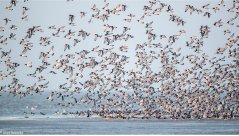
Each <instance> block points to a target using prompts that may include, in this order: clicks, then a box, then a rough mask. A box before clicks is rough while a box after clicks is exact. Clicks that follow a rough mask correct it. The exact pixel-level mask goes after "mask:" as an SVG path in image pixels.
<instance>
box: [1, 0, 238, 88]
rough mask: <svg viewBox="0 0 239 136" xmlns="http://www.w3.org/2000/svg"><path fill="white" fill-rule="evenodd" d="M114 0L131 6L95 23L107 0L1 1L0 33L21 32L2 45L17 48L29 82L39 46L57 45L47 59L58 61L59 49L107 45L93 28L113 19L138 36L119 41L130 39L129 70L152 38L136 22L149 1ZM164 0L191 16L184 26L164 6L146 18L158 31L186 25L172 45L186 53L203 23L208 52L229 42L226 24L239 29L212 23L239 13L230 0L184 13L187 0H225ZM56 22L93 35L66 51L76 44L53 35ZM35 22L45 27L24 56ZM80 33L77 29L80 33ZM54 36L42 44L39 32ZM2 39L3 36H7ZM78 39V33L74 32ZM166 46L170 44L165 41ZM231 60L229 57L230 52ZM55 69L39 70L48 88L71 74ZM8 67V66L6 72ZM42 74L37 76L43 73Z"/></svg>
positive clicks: (23, 78) (14, 57)
mask: <svg viewBox="0 0 239 136" xmlns="http://www.w3.org/2000/svg"><path fill="white" fill-rule="evenodd" d="M107 2H109V7H110V8H111V9H112V8H114V7H116V6H117V5H118V4H126V5H127V6H128V7H127V9H126V11H125V12H122V13H120V15H110V17H109V20H108V21H105V22H102V21H99V20H93V22H92V23H90V24H89V23H88V21H89V19H90V17H91V15H92V14H93V12H92V10H91V7H92V6H93V5H94V4H96V6H97V8H99V9H101V8H102V7H103V6H104V5H105V2H104V1H103V0H78V1H77V0H75V1H70V2H67V1H66V0H29V1H27V2H23V0H21V1H19V2H18V3H17V5H16V7H14V8H13V10H12V11H9V10H6V9H5V7H6V6H8V5H9V3H10V1H9V0H1V1H0V13H1V14H0V26H1V27H4V30H5V31H4V32H0V36H3V38H2V39H4V38H5V37H9V35H10V33H15V34H16V40H10V39H9V40H8V41H7V43H8V44H7V45H3V44H0V48H2V49H1V51H9V50H10V49H11V50H12V53H11V61H13V62H17V63H19V64H20V66H19V67H18V68H17V70H16V77H17V78H18V79H19V80H20V83H24V84H26V85H32V84H33V83H34V82H36V79H33V78H32V77H28V76H27V74H29V73H33V72H34V70H35V68H36V67H38V66H39V65H40V64H41V61H40V60H39V59H38V57H39V55H40V52H46V51H48V50H49V49H50V48H51V46H54V47H55V55H54V56H53V57H51V58H50V59H49V60H48V62H49V63H51V64H53V63H54V62H55V60H56V59H57V58H59V57H60V55H62V54H63V55H65V54H68V53H74V52H80V51H81V50H83V49H87V50H90V49H92V48H93V47H95V46H97V45H100V46H101V47H105V48H107V45H104V44H103V38H102V39H100V40H97V41H94V34H101V35H102V34H104V32H103V30H104V28H103V25H104V24H110V25H114V26H117V29H116V30H115V31H114V33H121V32H122V30H123V27H124V26H127V27H130V28H131V30H130V31H128V33H129V34H131V35H133V36H134V38H133V39H130V40H128V41H120V42H115V43H114V46H115V50H116V51H117V50H118V48H117V47H119V46H121V45H128V46H129V52H127V53H122V52H119V53H120V54H124V55H126V56H128V57H130V62H129V63H128V64H127V65H126V66H125V69H126V70H130V69H135V68H136V66H135V65H134V62H135V47H136V45H137V44H142V43H144V42H147V35H146V34H145V31H146V29H145V24H141V23H139V22H137V19H139V18H140V17H141V16H142V15H143V13H144V11H143V6H144V5H146V4H147V3H148V1H146V0H117V1H113V0H111V1H108V0H107V1H106V3H107ZM162 2H164V3H167V4H170V5H171V6H172V8H173V9H174V12H175V14H176V15H178V16H180V17H181V18H182V19H183V20H185V21H186V24H185V25H184V26H178V25H177V24H176V23H174V22H172V21H169V13H166V12H162V13H160V14H159V15H158V16H156V15H155V16H150V17H145V23H147V22H151V21H154V23H153V24H152V27H153V29H154V33H156V34H157V35H166V36H170V35H174V34H178V31H179V30H182V29H184V30H185V31H186V34H183V35H182V36H181V37H180V39H179V40H177V41H176V43H175V44H173V48H175V49H177V48H182V49H181V53H182V56H186V55H188V54H194V52H193V50H191V49H189V48H187V47H186V41H188V40H189V37H191V36H197V37H200V26H202V25H208V26H209V27H210V28H211V29H210V33H209V38H207V39H205V40H204V46H203V52H202V53H206V54H207V55H209V56H210V57H213V56H215V55H216V54H215V53H216V49H217V48H219V47H224V46H225V44H226V41H227V37H226V36H224V32H223V31H224V30H226V29H230V30H231V31H232V33H235V34H236V35H238V27H235V26H230V25H227V24H226V23H224V24H223V26H222V27H220V28H218V27H215V26H213V24H214V22H216V21H218V20H219V19H222V21H223V22H227V20H229V19H230V18H232V17H234V16H235V13H234V12H232V13H229V12H226V10H227V9H228V8H229V7H230V6H232V2H231V0H226V1H225V3H226V7H225V8H222V9H221V10H220V11H217V13H213V12H212V15H211V17H210V18H207V17H205V16H203V15H202V14H196V13H193V14H192V15H190V13H189V12H187V13H185V8H186V5H187V4H190V5H194V6H195V7H197V8H201V7H202V6H203V5H206V4H207V3H210V6H209V7H210V8H211V7H213V6H214V5H217V4H218V3H220V1H218V0H214V1H208V0H200V1H195V0H191V1H190V0H170V1H168V0H165V1H162ZM23 6H26V7H28V8H29V9H30V10H29V11H27V12H26V15H28V21H23V20H22V19H21V17H23V15H22V7H23ZM101 10H102V9H101ZM81 11H84V12H86V16H85V17H84V18H80V12H81ZM130 13H132V14H133V15H135V18H133V20H132V22H131V23H128V22H126V21H124V20H123V19H124V18H126V17H127V15H128V14H130ZM69 14H73V15H75V23H76V26H69V21H68V16H69ZM6 17H7V18H9V19H11V21H10V22H9V23H8V24H7V25H5V21H4V18H6ZM234 22H235V24H237V25H238V24H239V23H238V19H237V20H235V21H234ZM11 25H16V26H17V27H18V29H17V30H15V31H14V30H11V29H9V27H10V26H11ZM52 25H55V26H56V27H57V28H58V27H61V26H66V31H68V30H69V29H71V30H72V31H76V33H77V32H78V31H79V30H81V29H83V30H85V31H87V32H89V33H91V35H90V37H88V38H86V40H81V42H80V43H79V45H77V46H75V47H72V49H71V50H69V51H66V52H64V45H65V44H66V43H67V44H73V40H72V39H71V40H68V39H65V38H63V34H62V37H53V36H52V33H53V32H55V30H49V29H48V27H49V26H52ZM33 26H41V28H42V29H43V30H44V32H42V33H40V32H37V33H36V34H35V35H34V36H33V37H32V38H31V39H30V41H31V42H32V43H33V46H34V47H33V48H32V50H31V51H29V52H28V53H27V55H28V57H27V58H23V57H20V56H19V55H20V53H21V52H22V50H23V46H21V45H20V44H19V43H20V40H21V39H22V38H24V37H25V36H26V32H27V30H28V28H31V27H33ZM76 35H77V34H76ZM42 36H43V37H51V38H50V41H51V44H50V45H48V46H46V47H43V46H41V45H40V44H39V39H40V37H42ZM2 39H1V40H2ZM73 39H74V38H73ZM157 42H162V43H164V42H165V41H163V40H161V39H160V38H159V37H157V38H156V40H155V41H154V43H157ZM163 46H166V44H163ZM89 56H93V57H96V55H95V54H94V53H91V54H89ZM5 60H7V59H6V58H3V59H1V61H5ZM28 61H33V67H32V68H28V67H26V66H25V65H24V64H26V63H27V62H28ZM227 61H230V60H229V59H228V58H227ZM185 63H186V65H185V66H182V67H178V69H179V70H181V69H183V67H188V65H187V62H185ZM159 66H160V64H159V63H158V62H154V63H153V65H152V66H151V67H152V70H154V71H155V72H156V71H158V69H159ZM50 70H52V69H48V70H46V71H44V72H42V73H41V74H40V75H43V76H44V77H45V78H47V80H49V81H50V84H49V88H48V89H49V90H51V89H58V88H59V84H62V83H65V82H66V79H65V78H66V77H68V76H67V75H65V74H63V73H61V72H60V71H61V70H56V71H57V72H58V74H56V75H51V76H49V74H48V73H49V71H50ZM0 71H1V73H5V72H6V67H5V65H4V63H3V62H1V67H0ZM89 72H90V71H89V70H85V71H84V75H85V76H84V78H83V79H82V81H85V80H86V79H87V78H88V77H87V74H88V73H89ZM6 73H7V72H6ZM40 75H38V76H40ZM10 81H11V77H10V76H8V77H7V78H6V79H4V80H0V84H1V85H5V84H9V83H10Z"/></svg>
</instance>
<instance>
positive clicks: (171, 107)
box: [0, 0, 239, 119]
mask: <svg viewBox="0 0 239 136" xmlns="http://www.w3.org/2000/svg"><path fill="white" fill-rule="evenodd" d="M31 2H34V1H32V0H9V2H8V3H7V4H6V5H4V8H5V9H4V10H5V11H6V12H9V13H10V14H11V12H16V10H17V13H19V14H21V18H9V17H7V16H3V15H0V17H1V18H0V19H1V24H0V57H1V60H0V66H1V71H0V75H1V77H0V94H1V93H7V94H8V95H9V96H12V99H14V98H15V97H29V96H31V95H41V94H42V93H48V96H47V97H46V98H45V99H47V100H49V103H50V102H54V101H57V105H59V106H62V107H80V106H82V105H85V106H86V107H87V110H82V109H80V108H79V110H78V111H77V112H71V111H66V112H64V114H74V115H76V116H84V117H91V116H94V115H95V116H100V117H102V118H107V119H111V118H117V119H134V118H138V119H209V118H211V119H233V118H238V117H239V35H238V32H239V21H238V16H239V10H238V9H239V0H231V1H226V0H220V1H219V0H218V1H216V2H217V3H216V4H210V3H208V1H204V3H205V5H203V6H198V5H197V4H196V2H195V4H193V5H190V4H188V5H186V6H185V7H184V9H181V10H182V11H183V14H187V15H189V16H200V17H202V18H205V19H208V20H209V21H208V22H204V23H203V24H202V25H201V26H200V27H198V28H197V30H198V31H196V32H194V33H195V35H189V36H188V34H187V29H186V27H187V25H189V24H190V19H187V18H186V19H185V18H184V16H180V14H179V13H177V11H175V10H174V7H175V6H176V5H174V4H169V3H168V2H167V1H163V0H149V1H144V2H145V5H144V6H143V7H142V8H141V9H142V11H143V14H142V15H136V14H134V12H131V11H130V9H132V8H133V7H131V8H130V6H129V5H128V4H127V2H128V1H122V4H115V2H114V1H108V0H104V1H102V4H103V6H102V5H100V6H99V5H98V4H94V1H91V2H92V6H91V7H89V9H90V12H89V11H83V10H81V9H80V6H79V11H77V14H73V13H69V15H68V16H65V17H64V18H65V20H61V21H63V22H67V25H54V24H52V25H49V26H40V25H34V24H31V25H30V26H29V27H28V28H27V29H26V30H25V31H24V32H22V31H18V29H19V28H20V27H21V23H25V22H28V21H31V17H32V15H31V14H30V13H31V8H30V7H28V4H30V3H31ZM64 2H65V4H66V5H67V4H71V3H75V4H77V3H81V1H76V0H75V1H73V0H66V1H64ZM134 2H135V3H137V2H136V1H134ZM19 5H21V6H22V5H25V6H22V7H20V6H19ZM136 5H137V4H136ZM136 5H135V6H136ZM1 6H2V4H1ZM2 7H3V6H2ZM222 10H223V11H225V12H226V13H227V14H230V15H232V16H233V17H232V18H230V19H229V20H225V19H221V18H218V19H217V20H214V21H211V20H210V18H212V17H213V16H215V15H216V14H218V12H220V11H222ZM180 13H181V12H180ZM161 14H164V15H165V16H167V18H168V20H165V22H168V23H169V24H170V25H172V26H176V27H178V31H177V32H175V33H174V34H172V35H167V34H164V32H163V31H162V32H160V33H158V32H156V31H155V29H157V25H160V23H159V22H160V21H164V20H160V19H159V20H160V21H159V22H155V19H153V18H157V16H159V15H161ZM112 17H117V18H118V17H119V18H122V20H121V21H122V22H124V23H123V24H125V23H127V24H128V25H122V24H120V23H121V22H116V23H114V24H112V23H110V21H109V20H111V18H112ZM53 18H54V17H53ZM14 20H18V21H20V22H21V23H18V24H14ZM83 20H84V21H85V20H87V21H85V23H87V24H88V25H90V24H92V23H95V22H100V24H102V25H100V26H98V27H99V28H96V29H101V32H100V33H95V32H94V31H93V32H92V31H91V32H90V31H87V29H86V28H85V27H81V21H83ZM156 20H157V19H156ZM132 25H140V26H141V27H139V29H140V30H142V31H144V36H145V37H146V40H144V41H143V42H142V39H139V38H138V37H137V33H132V32H131V29H132V28H131V26H132ZM168 29H170V26H169V27H168ZM213 29H217V30H220V32H221V34H222V35H224V38H225V39H226V43H221V45H220V47H218V48H217V49H216V50H211V51H210V52H211V53H212V54H213V56H210V55H208V54H207V52H205V49H207V47H208V50H209V49H210V48H209V46H214V45H213V44H211V43H207V39H209V38H213V35H212V34H210V33H212V31H213ZM6 31H8V32H10V33H6ZM19 33H25V34H24V36H23V37H19V36H18V34H19ZM185 36H188V37H187V38H186V39H187V40H186V41H185V42H183V43H181V44H180V45H178V42H177V41H178V40H180V38H182V37H185ZM55 39H57V40H60V41H63V42H61V44H55V42H56V40H55ZM85 40H88V41H90V42H87V43H84V41H85ZM132 40H134V41H136V42H133V43H134V44H127V43H128V41H132ZM217 40H220V39H214V41H217ZM13 44H14V45H13ZM14 46H18V47H21V50H14ZM82 46H87V47H88V49H86V48H83V47H82ZM35 48H38V51H37V52H36V51H34V52H33V50H35ZM132 49H133V50H132ZM185 49H187V50H190V52H187V53H185V52H183V50H185ZM57 50H58V51H57ZM59 50H60V51H61V53H59ZM31 52H33V53H34V56H36V57H37V60H35V59H33V58H31V56H32V53H31ZM30 54H31V56H30ZM16 56H17V57H19V58H20V59H14V58H16ZM132 57H133V58H132ZM155 64H157V65H155ZM155 67H156V68H155ZM181 67H184V68H181ZM155 69H157V70H155ZM22 71H25V72H27V74H26V75H22V74H21V72H22ZM58 75H62V76H60V78H59V77H58ZM22 77H24V80H23V79H22ZM52 77H56V78H55V80H59V81H62V82H63V83H60V82H59V83H60V84H56V81H52V80H51V79H52ZM25 79H27V81H29V82H26V80H25ZM52 82H54V83H52ZM52 86H53V88H55V89H49V88H50V87H52ZM0 99H1V96H0ZM34 108H36V107H32V109H31V110H32V111H34ZM25 114H27V113H26V112H25ZM29 114H30V113H29ZM33 114H34V113H33ZM39 114H41V115H42V116H47V114H46V113H44V112H39Z"/></svg>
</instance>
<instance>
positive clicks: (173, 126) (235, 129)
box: [0, 93, 239, 135]
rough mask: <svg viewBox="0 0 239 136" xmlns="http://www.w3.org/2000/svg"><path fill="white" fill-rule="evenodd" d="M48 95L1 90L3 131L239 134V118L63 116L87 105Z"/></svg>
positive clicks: (0, 117) (26, 132) (81, 109)
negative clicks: (67, 103) (64, 102)
mask: <svg viewBox="0 0 239 136" xmlns="http://www.w3.org/2000/svg"><path fill="white" fill-rule="evenodd" d="M46 97H47V95H44V94H43V95H32V96H28V97H23V98H20V97H19V96H15V97H13V96H8V94H3V93H2V94H1V96H0V134H17V135H19V134H239V120H115V119H114V120H106V119H101V118H98V117H90V118H84V117H77V116H74V115H69V114H68V115H62V113H64V112H67V111H71V112H74V111H84V110H86V109H87V106H84V105H81V106H77V107H62V106H59V105H57V103H58V102H57V101H53V102H52V101H48V100H46ZM40 112H43V113H44V114H45V115H41V114H40ZM31 113H32V114H31ZM25 117H28V118H25Z"/></svg>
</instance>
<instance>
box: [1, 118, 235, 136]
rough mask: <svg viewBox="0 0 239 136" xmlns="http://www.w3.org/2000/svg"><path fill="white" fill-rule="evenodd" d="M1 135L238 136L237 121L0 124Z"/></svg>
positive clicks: (22, 121) (63, 120)
mask: <svg viewBox="0 0 239 136" xmlns="http://www.w3.org/2000/svg"><path fill="white" fill-rule="evenodd" d="M0 133H1V134H239V121H238V120H230V121H229V120H227V121H224V120H202V121H194V120H183V121H182V120H102V119H72V118H71V119H67V118H58V119H56V118H55V119H8V120H0Z"/></svg>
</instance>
